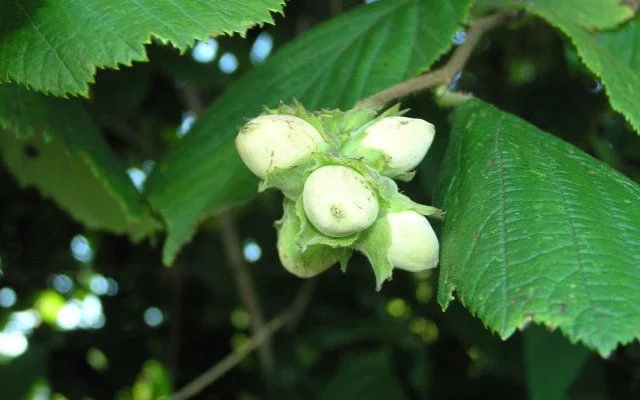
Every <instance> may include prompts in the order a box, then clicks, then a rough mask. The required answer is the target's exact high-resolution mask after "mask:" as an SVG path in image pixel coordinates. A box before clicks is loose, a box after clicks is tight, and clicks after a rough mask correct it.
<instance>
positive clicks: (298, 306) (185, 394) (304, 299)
mask: <svg viewBox="0 0 640 400" xmlns="http://www.w3.org/2000/svg"><path fill="white" fill-rule="evenodd" d="M312 282H313V281H308V282H306V283H305V284H303V285H302V287H301V288H300V290H299V291H298V294H297V295H296V297H295V300H294V301H293V305H292V306H291V307H290V308H289V310H288V311H285V312H281V313H280V314H278V315H276V316H275V317H274V318H273V319H272V320H271V321H269V322H268V323H267V324H266V325H264V326H263V327H262V328H261V329H260V330H259V331H258V332H256V333H255V334H254V335H253V336H252V337H251V339H249V342H248V343H247V344H246V345H244V346H243V347H241V348H240V349H238V350H236V351H234V352H232V353H231V354H229V355H227V356H226V357H225V358H223V359H222V360H220V361H219V362H217V363H216V364H214V365H213V366H212V367H211V368H209V369H208V370H206V371H205V372H203V373H202V374H201V375H200V376H198V377H197V378H196V379H194V380H193V381H191V382H189V383H188V384H187V385H185V386H184V387H183V388H182V389H180V390H179V391H177V392H175V393H174V394H173V395H172V396H171V400H186V399H189V398H191V397H193V396H195V395H197V394H198V393H200V392H201V391H202V390H204V389H205V388H206V387H207V386H209V385H211V384H212V383H213V382H215V381H216V380H218V379H220V378H221V377H222V376H223V375H224V374H226V373H227V372H229V371H231V370H232V369H233V368H234V367H235V366H237V365H238V364H240V363H241V362H242V360H244V359H245V358H246V357H247V356H248V355H249V354H251V352H252V351H254V350H255V349H257V348H259V347H260V346H262V344H263V343H264V342H265V341H267V340H268V339H270V338H271V336H273V334H275V333H276V332H277V331H279V330H280V329H282V328H283V327H284V326H285V325H291V324H292V323H293V322H295V321H298V320H299V319H300V317H301V315H302V313H303V312H304V310H305V309H306V306H307V304H308V303H309V300H310V299H311V293H312V291H313V283H312Z"/></svg>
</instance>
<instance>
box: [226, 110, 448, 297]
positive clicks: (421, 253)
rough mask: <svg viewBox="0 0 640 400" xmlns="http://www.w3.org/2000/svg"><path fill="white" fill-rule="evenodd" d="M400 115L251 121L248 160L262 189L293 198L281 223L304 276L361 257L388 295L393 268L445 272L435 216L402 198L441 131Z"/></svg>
mask: <svg viewBox="0 0 640 400" xmlns="http://www.w3.org/2000/svg"><path fill="white" fill-rule="evenodd" d="M402 114H403V111H401V110H400V109H399V108H398V107H392V108H390V109H388V110H386V111H385V112H383V113H382V114H380V115H378V114H377V113H376V112H375V111H374V110H370V109H364V108H356V109H352V110H349V111H340V110H321V111H319V112H314V113H312V112H308V111H307V110H305V109H304V107H302V106H301V105H300V104H296V105H294V106H286V105H282V106H280V107H279V108H278V109H275V110H268V109H267V110H265V112H264V113H263V114H262V115H261V116H259V117H256V118H254V119H252V120H250V121H249V122H248V123H247V124H246V125H245V126H244V127H242V129H241V130H240V132H239V134H238V136H237V138H236V147H237V149H238V153H239V154H240V157H241V158H242V160H243V162H244V163H245V164H246V166H247V167H248V168H249V169H250V170H251V172H253V173H254V174H255V175H256V176H257V177H258V178H260V180H261V183H260V190H266V189H269V188H277V189H279V190H281V191H282V192H283V193H284V201H283V202H284V204H283V208H284V215H283V217H282V219H281V220H279V221H277V222H276V227H277V229H278V254H279V257H280V261H281V263H282V265H283V266H284V268H285V269H287V270H288V271H289V272H291V273H293V274H295V275H296V276H299V277H311V276H314V275H317V274H319V273H321V272H323V271H325V270H326V269H328V268H329V267H331V266H332V265H334V264H336V263H338V262H339V263H340V264H341V265H342V267H343V269H344V268H346V264H347V261H348V260H349V258H350V256H351V254H352V252H353V250H357V251H359V252H361V253H363V254H364V255H365V256H366V257H367V258H368V259H369V261H370V262H371V264H372V266H373V269H374V273H375V276H376V282H377V286H378V288H379V287H380V286H381V285H382V283H383V282H384V281H385V280H387V279H389V278H391V272H392V270H393V268H399V269H404V270H408V271H421V270H424V269H428V268H434V267H436V266H437V264H438V253H439V245H438V239H437V237H436V235H435V233H434V231H433V229H432V228H431V225H430V224H429V222H428V221H427V219H426V218H425V215H439V214H440V210H438V209H437V208H434V207H429V206H424V205H421V204H417V203H415V202H413V201H412V200H411V199H409V198H408V197H407V196H405V195H403V194H401V193H400V191H399V190H398V186H397V184H396V182H395V181H394V179H395V180H402V181H408V180H410V179H412V178H413V175H414V173H413V172H412V170H413V169H414V168H415V167H416V166H417V165H418V164H419V163H420V162H421V161H422V159H423V158H424V156H425V155H426V153H427V151H428V149H429V147H430V146H431V143H432V141H433V138H434V134H435V129H434V126H433V125H432V124H430V123H428V122H426V121H424V120H421V119H415V118H407V117H404V116H402Z"/></svg>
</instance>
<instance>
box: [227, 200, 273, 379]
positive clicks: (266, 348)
mask: <svg viewBox="0 0 640 400" xmlns="http://www.w3.org/2000/svg"><path fill="white" fill-rule="evenodd" d="M220 224H221V232H222V243H223V246H224V251H225V253H226V256H227V260H228V264H229V267H230V268H231V272H232V273H233V278H234V280H235V282H236V286H237V287H238V291H239V294H240V300H241V301H242V304H244V306H245V308H246V309H247V312H248V313H249V315H250V316H251V330H252V331H253V333H254V334H257V333H258V332H259V331H261V330H262V328H263V326H264V314H263V313H262V308H261V307H260V302H259V301H258V295H257V291H256V288H255V286H254V284H253V279H252V278H251V272H250V270H249V266H248V265H247V263H246V262H245V261H244V256H243V254H242V245H241V243H240V237H239V236H238V231H237V229H236V225H235V222H234V221H233V217H232V216H231V212H230V211H224V212H222V213H221V214H220ZM262 342H264V343H262ZM262 342H261V346H260V348H259V350H258V351H259V352H258V356H259V358H260V366H261V368H262V372H263V373H264V375H265V378H267V382H268V381H269V380H268V378H269V375H270V374H271V371H272V369H273V364H274V361H273V349H272V347H271V342H270V340H269V338H268V337H267V338H265V339H264V340H263V341H262Z"/></svg>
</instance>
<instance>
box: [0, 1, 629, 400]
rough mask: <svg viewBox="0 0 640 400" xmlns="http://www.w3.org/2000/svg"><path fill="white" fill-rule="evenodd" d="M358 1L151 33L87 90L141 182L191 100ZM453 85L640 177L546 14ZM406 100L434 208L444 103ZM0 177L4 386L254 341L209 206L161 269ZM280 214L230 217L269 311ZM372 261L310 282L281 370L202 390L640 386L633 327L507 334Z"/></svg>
mask: <svg viewBox="0 0 640 400" xmlns="http://www.w3.org/2000/svg"><path fill="white" fill-rule="evenodd" d="M360 3H361V2H360V1H355V0H344V1H341V0H327V1H322V2H318V1H314V0H292V1H289V2H288V3H287V6H286V8H285V15H286V17H282V16H277V19H276V25H275V26H271V25H267V26H265V27H263V28H254V29H252V30H250V31H249V33H248V34H247V36H246V38H241V37H239V36H237V35H236V36H234V37H218V38H215V39H211V40H209V41H208V42H199V43H197V45H196V46H195V48H194V49H193V50H190V51H187V52H186V53H185V54H179V53H178V52H177V51H175V50H173V49H171V48H169V47H166V46H161V45H159V44H155V43H154V44H151V45H149V46H148V48H147V50H148V53H149V58H150V62H149V63H135V64H134V65H133V67H131V68H123V69H122V70H119V71H111V70H108V71H107V70H101V71H99V73H98V75H97V78H96V83H95V85H93V87H92V89H91V99H90V100H86V101H85V103H86V106H87V107H88V109H89V110H90V111H91V114H92V116H93V117H94V119H95V120H96V121H98V123H99V125H100V127H101V129H102V132H103V134H104V135H105V137H106V139H107V141H108V143H109V144H110V145H111V146H112V148H113V149H114V150H115V151H116V152H117V154H118V156H119V157H120V159H121V161H122V163H123V164H124V165H126V166H128V168H129V169H128V173H129V175H130V177H131V179H132V180H133V181H134V183H136V185H137V186H139V187H142V186H143V185H144V180H145V178H146V176H147V175H148V174H149V173H150V172H151V171H152V170H153V168H154V165H155V161H156V160H158V159H159V158H160V157H161V156H162V154H163V153H164V152H165V151H166V149H167V148H169V147H170V146H171V145H172V144H173V143H175V142H177V141H179V140H180V138H181V137H182V136H184V135H188V133H189V128H190V126H191V125H192V124H193V122H194V120H195V119H196V118H197V115H196V111H197V109H198V108H201V107H202V106H203V105H206V104H209V103H210V102H212V101H213V100H215V99H216V97H217V96H218V95H219V94H220V93H221V92H222V91H224V90H225V88H226V87H227V86H228V85H229V84H231V83H233V82H234V81H235V80H236V79H237V78H238V77H240V76H242V75H243V74H244V73H246V72H247V71H249V70H250V69H251V68H253V67H254V66H255V65H259V64H260V63H262V62H263V61H264V59H265V58H267V57H268V56H269V54H270V53H271V52H272V51H273V50H274V49H278V47H279V46H281V45H282V44H283V43H285V42H287V41H289V40H291V39H292V38H294V37H295V36H296V35H299V34H300V33H301V32H303V31H305V30H307V29H309V28H310V27H312V26H314V25H316V24H318V23H319V22H322V21H323V20H326V19H328V18H331V17H333V16H335V15H337V14H339V13H341V12H343V11H345V10H348V9H350V8H352V7H354V6H356V5H359V4H360ZM460 35H462V36H463V35H464V33H463V32H460V33H459V35H456V38H452V40H454V41H459V40H461V38H460ZM462 40H463V39H462ZM452 85H453V86H454V87H455V88H456V89H460V90H465V91H471V92H473V93H475V94H476V95H477V96H478V97H480V98H483V99H487V100H489V101H490V102H492V103H494V104H495V105H497V106H498V107H500V108H502V109H503V110H505V111H509V112H512V113H514V114H516V115H518V116H520V117H522V118H524V119H526V120H528V121H530V122H532V123H533V124H535V125H537V126H538V127H540V128H542V129H543V130H546V131H548V132H551V133H553V134H556V135H558V136H559V137H562V138H563V139H565V140H567V141H569V142H571V143H573V144H574V145H576V146H578V147H579V148H581V149H583V150H584V151H586V152H588V153H589V154H591V155H593V156H595V157H596V158H598V159H600V160H602V161H604V162H606V163H607V164H610V165H611V166H612V167H614V168H615V169H617V170H619V171H621V172H622V173H623V174H625V175H627V176H628V177H630V178H631V179H633V180H635V181H636V182H638V181H640V137H638V136H637V135H635V134H633V133H632V132H630V129H629V127H628V126H627V124H626V123H625V121H624V119H623V118H622V117H621V116H620V115H619V114H617V113H615V112H613V111H612V110H611V108H610V107H609V105H608V103H607V99H606V97H605V94H604V92H603V90H602V85H601V84H600V83H599V82H598V81H597V80H595V79H594V78H593V76H592V75H591V74H590V73H589V72H588V71H587V70H585V68H584V67H583V66H582V65H581V64H580V62H579V60H578V58H577V56H576V54H575V52H574V50H573V49H572V48H571V47H570V45H569V43H567V41H566V40H565V39H564V38H563V37H562V36H561V35H559V34H558V33H557V32H556V31H554V30H553V29H552V28H550V27H549V26H548V25H546V24H544V23H542V22H541V21H539V20H538V19H536V18H534V17H525V18H522V19H519V20H518V22H516V23H512V24H508V25H506V26H503V27H501V28H499V29H497V30H495V31H493V32H491V33H490V34H489V35H488V36H487V37H486V38H485V39H484V40H483V41H482V43H481V45H480V46H479V47H478V48H477V49H476V52H475V54H474V57H473V58H472V60H471V62H470V63H469V65H468V67H467V68H466V69H465V70H464V71H463V72H462V74H461V75H460V76H459V79H457V80H456V81H455V82H454V83H453V84H452ZM404 104H405V105H406V106H408V107H409V108H411V110H412V111H411V115H412V116H415V117H419V118H424V119H426V120H429V121H431V122H433V123H434V124H435V125H436V126H437V130H438V135H437V136H436V141H435V143H434V146H433V147H432V149H431V150H430V152H429V154H428V156H427V159H426V160H425V161H424V162H423V164H422V165H421V167H420V169H419V171H418V178H417V179H416V180H414V181H413V182H412V183H410V184H404V185H403V190H404V191H405V192H406V193H407V194H408V195H410V196H411V197H412V198H414V199H415V200H416V201H418V202H421V203H427V204H428V203H429V202H430V199H431V194H432V193H433V190H434V186H435V184H436V183H437V179H438V166H439V164H440V161H441V159H442V156H443V153H444V150H445V148H446V145H447V139H448V131H449V125H448V115H449V110H447V109H441V108H439V107H438V106H437V105H436V104H435V102H434V101H433V98H432V95H431V94H429V93H426V94H422V95H418V96H415V97H412V98H410V99H407V100H406V102H405V103H404ZM0 188H1V189H2V190H0V221H2V225H1V226H0V398H2V399H8V400H10V399H21V398H28V399H48V398H54V399H89V398H91V399H96V400H97V399H113V398H117V399H123V400H124V399H132V400H147V399H155V398H160V397H162V396H165V395H168V394H169V393H170V392H171V390H172V388H173V389H177V388H180V387H182V386H183V385H184V384H186V383H187V382H189V381H190V380H192V379H193V378H194V377H196V376H197V375H199V374H200V373H202V372H203V371H204V370H206V369H207V368H209V367H210V366H211V365H212V364H214V363H215V362H216V361H218V360H220V359H221V358H223V357H224V356H226V355H227V354H228V353H230V352H232V351H234V349H237V348H239V347H240V346H243V345H244V344H245V343H246V342H247V341H248V340H249V337H250V335H251V331H250V329H249V327H250V324H251V320H250V316H249V313H248V312H247V310H245V309H244V308H243V305H242V302H241V301H240V299H239V296H238V289H237V288H236V287H235V285H234V280H233V277H232V273H231V272H230V270H229V268H228V267H227V257H226V255H225V250H224V247H223V245H222V239H221V236H220V232H219V230H218V226H219V225H218V222H217V220H216V219H213V218H212V219H211V220H208V221H205V223H204V225H203V228H202V229H201V230H200V231H199V233H198V234H197V235H196V236H195V237H194V238H193V240H192V242H191V243H190V244H188V245H187V246H186V247H185V249H184V250H183V251H182V253H181V254H180V256H179V258H178V260H177V263H176V265H175V266H174V267H172V268H165V267H163V266H162V262H161V248H160V243H158V242H156V241H147V242H143V243H141V244H138V245H132V244H131V243H130V242H129V241H128V240H127V239H126V238H122V237H118V236H114V235H110V234H104V233H97V232H93V231H87V230H86V229H85V228H83V227H82V226H81V225H79V224H77V223H75V222H73V221H72V220H71V219H70V218H69V217H68V215H67V214H66V213H64V212H63V211H61V210H60V209H59V208H57V206H56V205H55V204H54V203H52V202H51V201H50V200H47V199H43V198H42V197H41V196H40V195H39V193H38V192H37V191H36V190H34V189H26V190H23V189H20V188H19V187H18V185H17V183H16V182H15V181H14V179H13V178H12V177H11V176H10V175H9V174H8V172H7V171H6V170H5V169H3V168H0ZM280 214H281V209H280V199H279V197H278V195H277V194H275V193H266V194H263V195H261V196H259V197H258V198H256V199H255V200H253V201H252V202H251V203H250V204H248V205H245V206H243V207H241V208H240V209H238V211H237V213H236V214H235V215H236V217H237V227H238V231H239V235H240V237H241V240H242V245H243V255H244V258H245V260H246V262H247V263H248V264H249V266H250V269H251V272H252V274H253V279H254V281H255V287H256V288H257V292H258V296H259V299H260V303H261V305H262V307H263V310H264V313H265V315H266V316H267V318H269V317H271V316H273V315H275V314H277V313H278V312H280V311H281V310H283V309H286V308H287V307H289V306H290V303H291V301H292V299H293V298H294V296H295V293H296V292H297V290H298V289H299V287H300V285H301V281H300V280H299V279H298V278H296V277H294V276H292V275H289V274H288V273H287V272H286V271H285V270H284V269H282V267H281V266H280V265H279V262H278V258H277V254H276V251H275V239H276V235H275V230H274V227H273V221H274V220H275V219H277V218H279V217H280ZM369 268H370V267H369V266H368V264H367V263H366V261H365V260H364V259H363V258H358V257H356V259H355V260H354V261H353V262H352V264H351V265H350V267H349V270H348V271H347V272H346V273H344V274H343V273H341V272H340V271H339V269H338V268H333V269H331V270H329V271H328V272H327V273H325V274H322V275H321V276H319V277H318V278H316V280H317V282H316V284H315V290H314V291H313V294H312V298H311V301H310V303H309V305H308V307H307V309H306V310H305V312H304V314H303V315H302V318H301V319H300V321H299V323H298V324H296V326H295V327H294V328H293V329H288V330H283V331H281V332H279V333H278V334H276V336H275V337H274V339H273V346H274V354H275V360H276V364H275V366H274V367H273V368H271V369H270V370H269V371H262V370H261V365H260V363H259V362H258V359H257V357H256V356H255V354H254V355H251V356H250V357H248V358H246V359H245V360H244V361H242V363H241V364H240V365H239V366H238V367H237V368H235V369H233V370H232V371H231V372H229V373H228V374H227V375H225V376H224V377H223V378H221V379H220V380H218V381H217V382H215V384H214V385H212V386H211V387H208V388H207V389H205V391H203V392H202V394H200V395H199V396H200V397H197V398H206V399H244V400H250V399H300V398H319V399H332V400H348V399H361V398H364V397H367V398H369V399H371V400H374V399H378V398H379V399H427V398H433V399H466V398H482V397H485V396H487V397H489V398H494V399H501V398H504V399H517V398H527V397H529V398H536V399H549V400H552V399H563V398H572V399H637V398H640V346H639V345H638V344H637V343H632V344H630V345H627V346H621V347H619V348H618V350H617V351H616V352H615V353H614V354H613V355H611V356H610V357H609V358H608V359H603V358H601V357H599V356H598V355H596V354H595V353H590V352H588V351H587V350H586V349H584V348H582V347H581V346H577V345H570V344H569V343H568V342H567V341H566V340H565V339H564V338H563V337H562V336H561V335H560V334H559V333H557V332H550V331H548V330H546V329H544V328H541V327H537V326H529V327H525V328H524V330H523V331H522V332H520V333H518V334H516V335H515V336H513V337H511V338H510V339H508V340H507V341H506V342H503V341H501V340H500V339H499V338H498V337H497V336H495V335H492V334H491V333H490V332H489V331H487V330H486V329H485V328H484V327H483V326H482V324H481V322H480V321H478V320H476V319H474V318H473V317H472V316H471V315H469V313H468V312H467V311H466V310H464V309H463V308H462V307H460V306H454V307H452V308H450V309H449V310H448V311H447V312H446V313H443V312H442V311H441V309H440V307H439V306H438V305H437V303H436V302H435V300H434V295H435V292H436V290H437V287H436V283H437V280H436V277H437V271H436V272H433V273H430V272H426V273H418V274H409V273H396V274H395V275H394V279H393V281H392V282H389V283H387V284H385V286H384V288H383V290H382V291H381V292H376V291H375V290H374V282H373V275H372V274H371V271H370V270H369Z"/></svg>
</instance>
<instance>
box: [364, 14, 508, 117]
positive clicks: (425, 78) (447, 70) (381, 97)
mask: <svg viewBox="0 0 640 400" xmlns="http://www.w3.org/2000/svg"><path fill="white" fill-rule="evenodd" d="M507 16H508V12H507V11H502V12H498V13H496V14H492V15H489V16H487V17H483V18H480V19H477V20H475V21H473V22H472V24H471V26H470V28H469V30H468V31H467V37H466V40H465V42H464V43H463V44H462V45H460V47H458V48H457V49H456V50H455V51H454V52H453V55H452V56H451V58H450V59H449V60H448V61H447V63H446V64H445V65H444V66H442V67H440V68H438V69H436V70H434V71H432V72H429V73H427V74H424V75H421V76H418V77H416V78H413V79H410V80H408V81H405V82H402V83H399V84H397V85H395V86H392V87H390V88H388V89H385V90H383V91H381V92H378V93H376V94H374V95H373V96H370V97H367V98H366V99H363V100H361V101H359V102H358V104H357V106H360V107H379V106H383V105H385V104H387V103H389V102H392V101H394V100H397V99H399V98H401V97H405V96H407V95H409V94H413V93H417V92H420V91H423V90H426V89H430V88H432V87H435V86H438V85H443V84H449V83H451V81H452V79H453V78H454V77H455V76H456V74H457V73H458V72H459V71H461V70H462V69H463V68H464V66H465V65H466V64H467V61H469V57H471V53H473V50H474V49H475V47H476V46H477V45H478V42H480V39H481V38H482V36H483V35H484V34H485V33H487V32H488V31H490V30H491V29H493V28H495V27H496V26H498V25H500V24H501V23H502V22H503V21H504V20H505V19H506V17H507Z"/></svg>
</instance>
